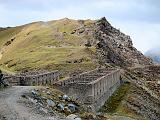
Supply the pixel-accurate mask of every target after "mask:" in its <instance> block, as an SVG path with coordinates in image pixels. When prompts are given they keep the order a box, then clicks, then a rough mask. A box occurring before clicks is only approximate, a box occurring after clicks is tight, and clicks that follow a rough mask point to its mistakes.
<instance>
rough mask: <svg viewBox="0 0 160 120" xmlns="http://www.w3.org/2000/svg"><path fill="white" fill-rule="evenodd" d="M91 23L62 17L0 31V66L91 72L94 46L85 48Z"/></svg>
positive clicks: (5, 67)
mask: <svg viewBox="0 0 160 120" xmlns="http://www.w3.org/2000/svg"><path fill="white" fill-rule="evenodd" d="M93 22H94V21H91V20H85V21H83V20H71V19H67V18H65V19H61V20H54V21H49V22H35V23H31V24H27V25H24V26H19V27H14V28H8V29H6V30H3V31H0V50H1V52H0V53H1V54H2V57H1V60H0V67H1V68H3V69H6V70H9V71H13V72H18V71H22V70H30V69H47V70H54V69H58V70H61V71H63V72H66V73H68V72H72V71H75V70H83V71H84V70H90V69H93V68H95V67H96V66H97V64H95V61H96V57H95V56H96V55H95V54H96V50H95V47H90V48H86V47H85V44H86V42H87V40H92V39H93V35H91V33H92V31H91V29H90V28H91V27H92V26H93ZM77 66H78V67H77Z"/></svg>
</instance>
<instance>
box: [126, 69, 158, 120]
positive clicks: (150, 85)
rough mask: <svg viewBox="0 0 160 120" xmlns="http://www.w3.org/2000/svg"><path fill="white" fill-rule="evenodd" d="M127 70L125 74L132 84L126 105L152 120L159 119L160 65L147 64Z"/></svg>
mask: <svg viewBox="0 0 160 120" xmlns="http://www.w3.org/2000/svg"><path fill="white" fill-rule="evenodd" d="M127 71H128V72H126V73H125V75H124V76H126V78H127V79H128V81H129V82H131V83H132V86H131V88H130V92H129V94H128V95H127V98H126V100H125V101H126V106H127V107H128V108H129V109H132V110H134V111H135V112H136V113H138V114H141V115H143V116H145V117H147V118H149V119H151V120H159V118H160V102H159V101H160V94H159V92H160V86H159V82H158V81H159V73H160V66H146V67H141V68H135V69H132V70H127ZM126 78H123V79H126Z"/></svg>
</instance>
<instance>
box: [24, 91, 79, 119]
mask: <svg viewBox="0 0 160 120" xmlns="http://www.w3.org/2000/svg"><path fill="white" fill-rule="evenodd" d="M22 97H23V98H24V99H28V100H29V101H30V102H31V103H32V104H34V105H36V107H37V110H39V111H40V112H41V113H43V114H49V115H54V114H55V113H58V114H62V116H68V117H67V118H66V119H67V120H72V119H73V120H81V118H79V117H78V116H77V115H74V114H76V113H78V112H79V111H80V110H81V109H82V108H81V107H80V105H79V103H77V102H76V101H74V100H73V99H72V98H70V97H69V96H68V95H65V94H62V93H60V92H59V91H57V90H53V89H50V88H43V89H33V90H32V91H30V93H26V94H24V95H22ZM75 116H76V117H75Z"/></svg>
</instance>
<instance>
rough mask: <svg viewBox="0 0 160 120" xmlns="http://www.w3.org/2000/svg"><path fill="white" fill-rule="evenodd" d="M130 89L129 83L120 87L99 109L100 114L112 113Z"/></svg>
mask: <svg viewBox="0 0 160 120" xmlns="http://www.w3.org/2000/svg"><path fill="white" fill-rule="evenodd" d="M129 88H130V83H124V84H123V85H121V86H120V87H119V88H118V89H117V90H116V91H115V93H113V95H112V96H111V97H110V98H109V99H108V100H107V101H106V103H105V104H104V106H103V107H102V108H101V109H100V111H101V112H107V113H114V112H116V110H117V108H118V107H119V106H120V104H121V101H122V100H123V99H124V97H125V95H126V94H127V91H128V90H129Z"/></svg>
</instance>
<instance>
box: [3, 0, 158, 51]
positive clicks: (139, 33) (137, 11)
mask: <svg viewBox="0 0 160 120" xmlns="http://www.w3.org/2000/svg"><path fill="white" fill-rule="evenodd" d="M104 16H105V17H106V19H107V20H108V21H109V22H110V23H111V24H112V25H113V26H114V27H116V28H117V29H120V30H121V31H122V32H123V33H125V34H127V35H130V36H131V38H132V41H133V45H134V46H135V47H136V48H137V49H138V50H140V51H141V52H143V53H145V52H146V51H148V50H149V49H151V48H155V47H158V46H160V38H159V34H160V0H0V26H1V27H8V26H18V25H23V24H26V23H30V22H34V21H49V20H54V19H61V18H65V17H67V18H71V19H99V18H101V17H104Z"/></svg>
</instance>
